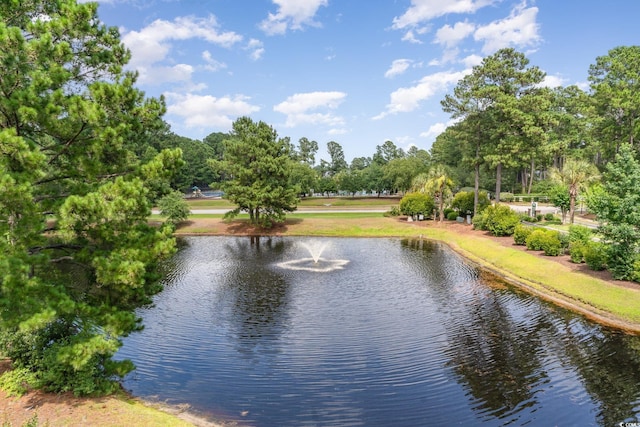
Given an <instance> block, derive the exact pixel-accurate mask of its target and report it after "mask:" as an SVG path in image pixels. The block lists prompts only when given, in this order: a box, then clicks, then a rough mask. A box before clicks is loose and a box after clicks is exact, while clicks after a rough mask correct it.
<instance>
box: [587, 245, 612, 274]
mask: <svg viewBox="0 0 640 427" xmlns="http://www.w3.org/2000/svg"><path fill="white" fill-rule="evenodd" d="M583 256H584V262H585V263H586V264H587V265H588V266H589V268H590V269H591V270H596V271H599V270H604V269H605V268H606V267H607V259H608V255H607V246H606V245H605V244H604V243H601V242H588V243H587V244H586V245H585V246H584V248H583Z"/></svg>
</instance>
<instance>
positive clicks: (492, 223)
mask: <svg viewBox="0 0 640 427" xmlns="http://www.w3.org/2000/svg"><path fill="white" fill-rule="evenodd" d="M482 213H483V216H485V223H484V227H485V229H486V230H489V232H491V234H493V235H494V236H511V235H513V231H514V229H515V228H516V225H518V224H520V216H519V215H518V214H517V213H516V212H514V211H513V210H512V209H511V208H510V207H509V206H506V205H501V204H497V205H492V206H489V207H488V208H487V209H485V210H484V211H483V212H482Z"/></svg>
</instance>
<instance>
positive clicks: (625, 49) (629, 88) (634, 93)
mask: <svg viewBox="0 0 640 427" xmlns="http://www.w3.org/2000/svg"><path fill="white" fill-rule="evenodd" d="M589 81H590V83H591V88H592V90H593V92H594V99H595V102H596V107H597V112H598V115H599V119H600V120H599V121H598V134H599V140H600V141H606V142H607V144H605V145H603V146H602V150H603V151H604V152H605V156H606V157H607V158H608V159H612V158H613V156H614V155H615V153H616V152H617V150H618V148H619V147H620V145H621V144H624V143H628V144H630V145H631V146H632V147H634V148H635V149H636V151H638V147H637V146H638V144H639V140H640V46H619V47H616V48H614V49H611V50H610V51H609V52H608V54H607V55H604V56H600V57H598V58H596V62H595V64H592V65H591V67H589Z"/></svg>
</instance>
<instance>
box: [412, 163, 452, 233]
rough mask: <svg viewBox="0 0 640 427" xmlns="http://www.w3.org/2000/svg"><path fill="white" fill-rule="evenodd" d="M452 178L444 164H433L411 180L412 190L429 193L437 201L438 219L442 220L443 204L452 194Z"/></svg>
mask: <svg viewBox="0 0 640 427" xmlns="http://www.w3.org/2000/svg"><path fill="white" fill-rule="evenodd" d="M453 185H454V184H453V179H451V176H450V175H449V172H448V171H447V168H446V167H445V166H444V165H435V166H433V167H432V168H431V169H429V172H427V173H426V174H425V173H421V174H420V175H418V176H416V177H415V178H414V179H413V182H412V190H413V191H418V192H421V193H427V194H431V195H432V196H433V198H434V199H435V200H436V202H437V203H438V212H439V218H440V221H443V220H444V204H445V201H446V200H447V199H449V198H450V197H451V196H452V195H453V191H452V188H453Z"/></svg>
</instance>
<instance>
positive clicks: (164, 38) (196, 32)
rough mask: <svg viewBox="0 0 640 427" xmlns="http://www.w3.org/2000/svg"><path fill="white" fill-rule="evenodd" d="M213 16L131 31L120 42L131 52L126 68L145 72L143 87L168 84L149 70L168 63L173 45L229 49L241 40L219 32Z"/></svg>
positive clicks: (151, 25)
mask: <svg viewBox="0 0 640 427" xmlns="http://www.w3.org/2000/svg"><path fill="white" fill-rule="evenodd" d="M218 27H219V26H218V23H217V21H216V18H215V16H209V17H208V18H195V17H178V18H176V19H174V20H173V21H165V20H162V19H158V20H156V21H153V22H152V23H151V24H150V25H148V26H147V27H145V28H143V29H141V30H140V31H130V32H128V33H126V34H124V35H123V37H122V42H123V43H124V44H125V45H126V46H127V47H128V48H129V49H130V50H131V62H130V63H129V65H130V66H131V67H133V68H135V69H137V70H144V71H145V72H146V75H147V76H148V77H147V79H146V81H145V82H146V83H157V82H158V80H154V78H159V79H161V81H163V82H166V81H169V79H168V78H166V77H163V76H162V75H161V72H160V71H155V70H151V67H152V66H153V65H154V64H157V63H159V62H161V61H164V60H165V59H167V56H168V55H169V52H170V51H171V48H172V44H171V42H172V41H176V40H189V39H201V40H204V41H206V42H209V43H211V44H214V45H217V46H222V47H226V48H228V47H231V46H233V45H234V44H235V43H238V42H240V41H241V40H242V36H240V35H238V34H236V33H234V32H232V31H219V28H218Z"/></svg>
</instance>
